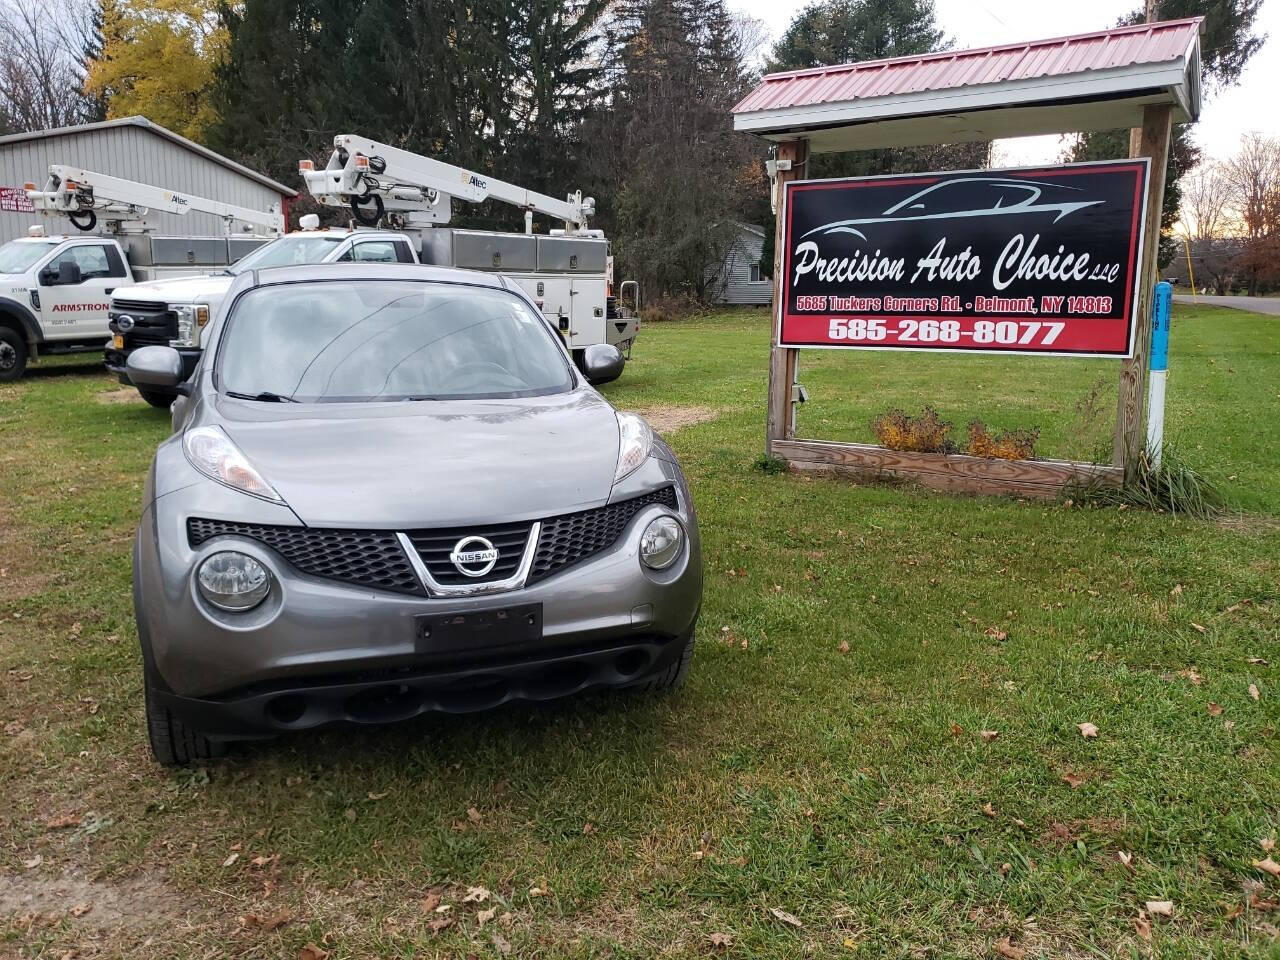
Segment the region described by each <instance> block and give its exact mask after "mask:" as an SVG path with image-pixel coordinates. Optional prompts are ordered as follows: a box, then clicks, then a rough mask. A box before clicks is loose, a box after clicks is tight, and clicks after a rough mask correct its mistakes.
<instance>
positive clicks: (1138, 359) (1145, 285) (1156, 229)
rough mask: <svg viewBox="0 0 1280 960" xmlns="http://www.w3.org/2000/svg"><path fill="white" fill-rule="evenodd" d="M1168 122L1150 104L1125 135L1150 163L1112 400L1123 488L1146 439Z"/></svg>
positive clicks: (1165, 113)
mask: <svg viewBox="0 0 1280 960" xmlns="http://www.w3.org/2000/svg"><path fill="white" fill-rule="evenodd" d="M1171 121H1172V108H1171V107H1169V106H1168V105H1167V104H1153V105H1151V106H1148V107H1146V108H1145V109H1144V110H1143V114H1142V129H1141V132H1140V133H1139V131H1137V130H1135V131H1133V133H1132V134H1131V136H1130V147H1129V153H1130V156H1134V157H1150V158H1151V178H1150V180H1149V181H1148V182H1147V211H1146V220H1145V223H1144V227H1143V236H1144V238H1145V244H1146V246H1145V249H1144V250H1143V253H1142V263H1141V268H1140V273H1139V280H1138V316H1137V319H1136V321H1135V323H1134V334H1133V335H1134V346H1133V356H1132V357H1131V358H1130V359H1128V360H1125V361H1123V362H1122V363H1121V366H1120V389H1119V391H1118V393H1119V396H1118V399H1117V401H1116V439H1115V448H1114V462H1115V465H1116V466H1117V467H1119V468H1120V469H1121V471H1122V472H1123V474H1124V479H1125V482H1126V483H1128V482H1130V481H1132V480H1133V478H1134V475H1135V474H1136V472H1137V469H1138V461H1139V457H1140V456H1141V454H1142V447H1143V444H1144V442H1145V436H1146V434H1145V431H1144V429H1143V416H1142V414H1143V407H1144V404H1145V401H1146V385H1147V364H1148V361H1149V358H1150V353H1151V298H1152V296H1153V295H1154V294H1155V286H1156V268H1157V265H1158V257H1159V254H1160V214H1161V210H1162V208H1163V205H1164V181H1165V169H1166V167H1167V166H1168V164H1169V130H1170V126H1171Z"/></svg>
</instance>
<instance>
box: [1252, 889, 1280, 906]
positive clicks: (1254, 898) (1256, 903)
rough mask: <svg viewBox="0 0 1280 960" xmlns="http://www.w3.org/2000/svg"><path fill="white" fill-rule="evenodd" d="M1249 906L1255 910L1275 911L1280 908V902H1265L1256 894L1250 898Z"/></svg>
mask: <svg viewBox="0 0 1280 960" xmlns="http://www.w3.org/2000/svg"><path fill="white" fill-rule="evenodd" d="M1249 906H1250V907H1251V908H1253V909H1254V910H1275V909H1277V908H1280V900H1263V899H1262V898H1261V897H1259V896H1258V895H1257V894H1256V893H1254V894H1251V895H1250V896H1249Z"/></svg>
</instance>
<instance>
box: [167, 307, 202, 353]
mask: <svg viewBox="0 0 1280 960" xmlns="http://www.w3.org/2000/svg"><path fill="white" fill-rule="evenodd" d="M169 309H170V310H172V311H173V312H174V313H175V314H176V315H177V317H178V336H177V337H176V338H175V339H173V340H170V341H169V346H171V347H198V346H200V328H201V327H203V326H204V325H205V324H207V323H208V322H209V305H208V304H207V303H175V304H173V305H172V306H170V308H169Z"/></svg>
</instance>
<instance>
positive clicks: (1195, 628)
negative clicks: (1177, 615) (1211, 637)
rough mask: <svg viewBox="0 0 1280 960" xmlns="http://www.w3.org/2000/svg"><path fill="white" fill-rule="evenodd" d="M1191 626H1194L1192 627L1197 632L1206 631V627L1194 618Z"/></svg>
mask: <svg viewBox="0 0 1280 960" xmlns="http://www.w3.org/2000/svg"><path fill="white" fill-rule="evenodd" d="M1191 627H1192V629H1194V630H1195V631H1196V632H1197V633H1204V632H1205V629H1204V627H1202V626H1201V625H1200V624H1198V623H1196V622H1195V621H1194V620H1193V621H1192V622H1191Z"/></svg>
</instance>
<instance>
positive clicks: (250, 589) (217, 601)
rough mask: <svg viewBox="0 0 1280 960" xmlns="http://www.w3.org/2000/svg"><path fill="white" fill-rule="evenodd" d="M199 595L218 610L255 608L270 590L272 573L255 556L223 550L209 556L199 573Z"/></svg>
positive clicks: (235, 610)
mask: <svg viewBox="0 0 1280 960" xmlns="http://www.w3.org/2000/svg"><path fill="white" fill-rule="evenodd" d="M196 583H197V584H199V586H200V596H202V597H204V598H205V600H207V601H208V602H209V603H211V604H213V606H215V607H217V608H218V609H219V610H229V611H231V612H232V613H240V612H242V611H245V610H252V609H253V608H254V607H256V606H257V605H258V604H260V603H261V602H262V601H263V600H265V599H266V598H267V594H268V593H270V592H271V576H270V574H268V573H267V569H266V567H264V566H263V565H262V564H260V563H259V562H258V561H257V560H255V559H253V557H251V556H249V555H248V554H246V553H240V552H239V551H237V550H224V551H222V552H221V553H215V554H213V555H212V556H210V557H208V558H207V559H206V560H205V561H204V563H202V564H200V569H199V570H198V571H197V572H196Z"/></svg>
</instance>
